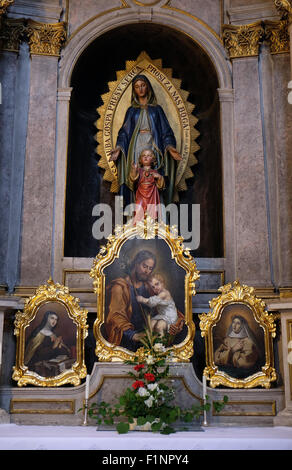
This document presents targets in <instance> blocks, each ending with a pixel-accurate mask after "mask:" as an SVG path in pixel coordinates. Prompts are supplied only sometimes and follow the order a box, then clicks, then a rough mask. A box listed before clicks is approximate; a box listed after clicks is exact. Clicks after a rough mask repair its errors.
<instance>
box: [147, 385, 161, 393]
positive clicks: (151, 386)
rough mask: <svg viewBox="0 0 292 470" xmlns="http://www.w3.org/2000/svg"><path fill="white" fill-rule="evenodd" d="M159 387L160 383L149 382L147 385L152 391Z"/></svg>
mask: <svg viewBox="0 0 292 470" xmlns="http://www.w3.org/2000/svg"><path fill="white" fill-rule="evenodd" d="M157 387H158V384H148V385H147V388H148V390H150V391H151V392H153V390H155V389H156V388H157Z"/></svg>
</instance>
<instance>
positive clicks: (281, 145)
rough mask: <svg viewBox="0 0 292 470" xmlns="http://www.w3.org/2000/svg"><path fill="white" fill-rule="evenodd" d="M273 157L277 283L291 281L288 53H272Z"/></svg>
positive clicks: (291, 147)
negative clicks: (278, 263)
mask: <svg viewBox="0 0 292 470" xmlns="http://www.w3.org/2000/svg"><path fill="white" fill-rule="evenodd" d="M273 62H274V90H273V95H274V103H275V110H276V113H275V127H276V151H277V154H276V158H277V167H278V178H279V181H278V188H279V195H278V200H279V207H278V208H277V210H278V212H279V218H280V224H279V225H280V230H279V237H280V257H281V260H280V271H281V285H282V286H291V284H292V185H291V181H292V158H291V152H292V105H291V104H289V103H288V82H289V80H290V63H289V62H290V58H289V54H277V55H274V56H273Z"/></svg>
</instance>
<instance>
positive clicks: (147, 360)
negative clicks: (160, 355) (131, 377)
mask: <svg viewBox="0 0 292 470" xmlns="http://www.w3.org/2000/svg"><path fill="white" fill-rule="evenodd" d="M146 362H147V364H148V365H151V364H154V357H153V356H151V355H150V356H147V358H146Z"/></svg>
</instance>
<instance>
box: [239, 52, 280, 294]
mask: <svg viewBox="0 0 292 470" xmlns="http://www.w3.org/2000/svg"><path fill="white" fill-rule="evenodd" d="M233 85H234V89H235V103H234V116H235V124H234V126H235V135H234V142H235V188H236V190H235V208H236V209H235V213H236V218H235V227H236V228H235V230H236V246H237V273H236V274H237V276H236V277H237V278H238V279H240V281H241V282H244V283H247V284H249V285H253V286H269V285H271V273H270V259H269V240H268V226H267V202H266V191H265V164H264V148H263V134H262V116H261V103H260V84H259V70H258V58H257V57H248V58H240V59H234V60H233Z"/></svg>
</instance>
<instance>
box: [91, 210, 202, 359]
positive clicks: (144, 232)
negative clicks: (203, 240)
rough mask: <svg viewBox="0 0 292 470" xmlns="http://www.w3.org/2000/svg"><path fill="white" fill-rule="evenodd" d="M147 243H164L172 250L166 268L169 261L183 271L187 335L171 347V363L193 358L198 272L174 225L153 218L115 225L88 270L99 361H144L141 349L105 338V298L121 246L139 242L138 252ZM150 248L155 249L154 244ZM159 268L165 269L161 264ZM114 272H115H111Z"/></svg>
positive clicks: (120, 253) (143, 352)
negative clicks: (111, 272) (93, 293)
mask: <svg viewBox="0 0 292 470" xmlns="http://www.w3.org/2000/svg"><path fill="white" fill-rule="evenodd" d="M139 239H140V242H139ZM150 240H153V242H154V243H156V242H157V243H159V246H160V247H161V246H162V245H164V244H166V246H168V247H169V249H170V251H171V258H170V259H169V260H168V261H166V262H168V263H170V265H169V266H171V262H172V261H171V260H175V265H177V268H178V269H179V270H180V268H182V269H183V271H184V275H183V284H184V292H183V290H182V291H181V294H182V295H183V297H184V317H185V324H186V326H187V330H188V332H187V334H186V337H185V338H184V339H183V340H182V342H180V343H179V344H175V345H173V346H170V347H171V348H172V353H173V356H172V360H173V361H174V362H188V361H189V360H190V358H191V357H192V356H193V353H194V351H193V339H194V335H195V325H194V323H193V320H192V296H194V295H195V294H196V281H197V280H198V279H199V277H200V274H199V271H198V269H197V267H196V263H195V260H194V259H193V258H192V256H191V255H190V252H189V250H188V249H187V248H185V247H184V245H183V238H182V237H180V236H178V232H177V228H176V227H174V226H172V227H169V226H168V225H165V224H164V223H163V222H160V223H158V222H154V221H153V219H151V218H149V217H146V218H145V220H144V221H141V222H139V223H138V224H137V225H133V223H132V222H131V221H130V222H129V223H128V224H127V225H123V226H116V227H115V232H114V234H113V235H110V236H109V237H108V242H107V245H106V246H103V247H101V249H100V251H99V253H98V255H97V256H96V258H95V259H94V262H93V266H92V269H91V271H90V277H92V278H93V286H94V292H95V293H96V294H97V319H96V321H95V323H94V335H95V338H96V349H95V354H96V356H97V357H98V359H99V361H102V362H115V361H126V360H131V359H133V357H134V356H135V355H136V356H138V357H139V359H140V360H141V361H142V360H143V361H144V360H145V354H146V352H145V349H144V348H143V347H141V348H139V349H138V350H137V351H135V352H133V351H131V350H129V349H126V348H124V347H122V346H120V345H117V344H114V343H110V342H109V341H108V340H107V339H106V337H105V336H104V325H105V323H106V319H107V312H106V310H107V309H106V297H107V295H108V289H109V286H110V282H108V281H107V278H108V277H109V278H110V270H111V269H113V266H112V265H113V264H114V262H115V261H116V260H117V261H119V258H123V256H124V255H122V250H123V246H124V245H126V244H128V246H129V243H130V245H131V244H133V249H134V246H135V244H137V243H141V244H140V245H139V246H140V248H141V249H148V248H149V245H148V243H149V241H150ZM144 242H145V243H144ZM160 243H162V245H161V244H160ZM147 247H148V248H147ZM152 249H154V248H153V245H152ZM154 251H155V250H154ZM156 254H157V251H156ZM110 266H112V268H110ZM160 267H161V268H162V269H165V268H163V266H162V265H161V266H160ZM109 268H110V269H109ZM169 268H170V267H169ZM115 269H116V268H115ZM170 269H171V268H170ZM183 271H182V272H183ZM113 272H115V271H114V269H113ZM164 272H165V271H164ZM178 285H179V284H178Z"/></svg>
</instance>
